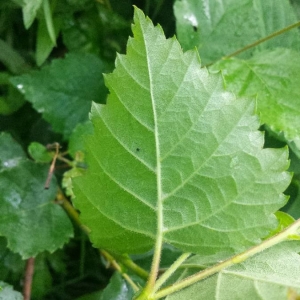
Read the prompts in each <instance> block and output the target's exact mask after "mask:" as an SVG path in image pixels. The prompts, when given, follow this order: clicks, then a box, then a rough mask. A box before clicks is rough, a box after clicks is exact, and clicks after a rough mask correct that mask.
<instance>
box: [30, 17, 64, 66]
mask: <svg viewBox="0 0 300 300" xmlns="http://www.w3.org/2000/svg"><path fill="white" fill-rule="evenodd" d="M62 23H63V20H62V18H61V17H53V27H54V32H55V38H56V37H57V36H58V34H59V32H60V28H61V26H62ZM54 46H55V43H53V41H52V40H51V38H50V36H49V34H48V31H47V25H46V21H45V19H43V18H40V19H39V24H38V31H37V42H36V53H35V57H36V64H37V65H38V66H41V65H42V64H43V63H44V62H45V60H46V59H47V58H48V56H49V55H50V53H51V51H52V49H53V48H54Z"/></svg>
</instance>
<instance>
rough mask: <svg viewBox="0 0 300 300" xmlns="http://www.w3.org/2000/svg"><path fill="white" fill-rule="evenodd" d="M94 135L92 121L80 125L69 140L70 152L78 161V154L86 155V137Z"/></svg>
mask: <svg viewBox="0 0 300 300" xmlns="http://www.w3.org/2000/svg"><path fill="white" fill-rule="evenodd" d="M92 133H93V125H92V123H91V122H90V121H88V122H86V123H82V124H78V125H77V126H76V127H75V129H74V130H73V132H72V134H71V136H70V138H69V146H68V151H69V153H70V155H71V156H72V157H73V158H75V159H76V153H78V152H82V153H84V137H86V136H87V135H91V134H92Z"/></svg>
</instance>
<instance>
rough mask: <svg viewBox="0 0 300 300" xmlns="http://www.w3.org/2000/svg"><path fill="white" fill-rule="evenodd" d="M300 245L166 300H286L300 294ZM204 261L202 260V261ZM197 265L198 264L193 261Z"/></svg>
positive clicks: (256, 258) (283, 247) (281, 248)
mask: <svg viewBox="0 0 300 300" xmlns="http://www.w3.org/2000/svg"><path fill="white" fill-rule="evenodd" d="M299 251H300V243H299V242H294V241H293V242H285V243H281V244H279V245H276V246H274V247H272V248H270V249H268V250H265V251H263V252H262V253H261V254H258V255H256V256H254V257H251V258H250V259H248V260H247V261H245V262H243V263H240V264H237V265H235V266H232V267H230V268H227V269H224V270H222V271H221V272H219V273H218V274H216V275H213V276H211V277H209V278H207V279H205V280H203V281H200V282H198V283H196V284H194V285H192V286H190V287H187V288H185V289H183V290H182V291H180V292H177V293H175V294H173V295H170V296H168V297H167V298H166V300H182V299H189V300H198V299H205V300H215V299H218V300H240V299H243V300H270V299H272V300H282V299H296V298H292V295H297V293H300V279H299V276H297V274H299V271H300V256H299V254H298V252H299ZM200 260H201V258H200ZM193 263H194V264H195V263H196V260H195V258H193Z"/></svg>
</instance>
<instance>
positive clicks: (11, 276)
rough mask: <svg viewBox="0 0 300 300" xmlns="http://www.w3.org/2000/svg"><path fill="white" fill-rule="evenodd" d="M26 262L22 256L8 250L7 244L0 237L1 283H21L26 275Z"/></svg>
mask: <svg viewBox="0 0 300 300" xmlns="http://www.w3.org/2000/svg"><path fill="white" fill-rule="evenodd" d="M25 263H26V261H24V260H22V258H21V256H20V255H19V254H17V253H13V252H11V251H9V249H7V242H6V239H5V238H4V237H2V236H1V237H0V270H1V272H0V281H1V280H2V281H6V282H10V283H14V284H15V283H19V281H20V278H21V277H22V276H23V274H24V270H25Z"/></svg>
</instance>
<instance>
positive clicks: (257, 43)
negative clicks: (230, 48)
mask: <svg viewBox="0 0 300 300" xmlns="http://www.w3.org/2000/svg"><path fill="white" fill-rule="evenodd" d="M299 26H300V21H299V22H296V23H294V24H291V25H289V26H287V27H284V28H283V29H280V30H278V31H275V32H273V33H271V34H270V35H268V36H266V37H264V38H261V39H259V40H257V41H255V42H254V43H251V44H249V45H247V46H245V47H243V48H241V49H239V50H237V51H235V52H232V53H230V54H228V55H226V56H223V57H222V58H221V59H228V58H230V57H233V56H237V55H238V54H240V53H242V52H244V51H246V50H249V49H250V48H253V47H256V46H258V45H259V44H261V43H263V42H266V41H268V40H270V39H272V38H274V37H276V36H278V35H281V34H283V33H285V32H287V31H289V30H291V29H293V28H296V27H299ZM214 63H216V61H215V62H212V63H210V64H207V65H205V66H204V67H209V66H211V65H213V64H214Z"/></svg>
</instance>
